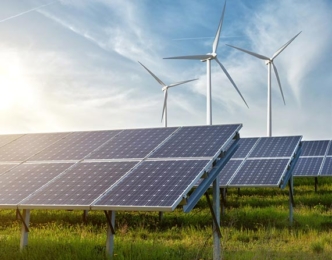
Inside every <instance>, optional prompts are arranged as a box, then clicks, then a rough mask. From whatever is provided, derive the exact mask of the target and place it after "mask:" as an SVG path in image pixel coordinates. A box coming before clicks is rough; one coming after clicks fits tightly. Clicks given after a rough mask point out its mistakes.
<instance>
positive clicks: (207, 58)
mask: <svg viewBox="0 0 332 260" xmlns="http://www.w3.org/2000/svg"><path fill="white" fill-rule="evenodd" d="M225 9H226V1H225V4H224V8H223V11H222V15H221V18H220V22H219V26H218V29H217V33H216V36H215V38H214V41H213V45H212V53H207V54H204V55H190V56H178V57H169V58H164V59H184V60H201V61H202V62H206V68H207V73H206V74H207V94H206V117H207V122H206V123H207V124H208V125H211V124H212V104H211V60H215V61H216V62H217V63H218V64H219V66H220V68H221V69H222V70H223V71H224V73H225V74H226V76H227V78H228V79H229V81H230V82H231V83H232V84H233V86H234V88H235V89H236V91H237V92H238V93H239V95H240V96H241V98H242V100H243V101H244V103H245V104H246V106H247V107H248V104H247V102H246V101H245V99H244V98H243V96H242V94H241V92H240V90H239V89H238V88H237V86H236V85H235V83H234V81H233V79H232V78H231V76H230V75H229V73H228V72H227V70H226V69H225V67H224V66H223V65H222V64H221V62H220V61H219V60H218V59H217V53H216V51H217V49H218V44H219V37H220V32H221V27H222V23H223V20H224V14H225ZM248 108H249V107H248Z"/></svg>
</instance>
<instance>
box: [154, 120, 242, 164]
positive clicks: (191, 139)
mask: <svg viewBox="0 0 332 260" xmlns="http://www.w3.org/2000/svg"><path fill="white" fill-rule="evenodd" d="M239 129H240V125H219V126H200V127H182V128H181V129H180V130H179V131H177V132H176V133H175V134H174V135H173V136H172V137H171V138H170V139H168V140H167V141H166V142H165V143H164V144H163V145H162V146H161V147H160V148H159V149H158V150H156V151H155V152H154V153H153V154H152V155H151V156H150V157H149V158H174V157H180V158H185V157H213V156H215V155H216V153H218V152H219V151H220V150H221V147H222V146H223V145H225V144H226V143H227V142H228V141H230V140H231V139H232V138H233V137H234V135H235V133H236V132H237V131H238V130H239Z"/></svg>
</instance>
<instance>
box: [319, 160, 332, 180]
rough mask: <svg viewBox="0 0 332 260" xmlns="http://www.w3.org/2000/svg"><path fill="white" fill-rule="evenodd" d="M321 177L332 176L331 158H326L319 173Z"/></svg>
mask: <svg viewBox="0 0 332 260" xmlns="http://www.w3.org/2000/svg"><path fill="white" fill-rule="evenodd" d="M321 175H322V176H332V157H326V158H325V162H324V166H323V169H322V171H321Z"/></svg>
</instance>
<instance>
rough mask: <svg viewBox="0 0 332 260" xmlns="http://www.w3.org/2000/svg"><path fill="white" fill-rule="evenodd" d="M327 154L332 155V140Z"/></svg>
mask: <svg viewBox="0 0 332 260" xmlns="http://www.w3.org/2000/svg"><path fill="white" fill-rule="evenodd" d="M326 155H328V156H332V140H331V141H330V147H329V150H328V151H327V154H326Z"/></svg>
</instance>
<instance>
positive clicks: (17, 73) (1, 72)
mask: <svg viewBox="0 0 332 260" xmlns="http://www.w3.org/2000/svg"><path fill="white" fill-rule="evenodd" d="M29 85H30V84H29V81H28V80H27V78H26V76H25V75H24V67H23V66H22V64H21V62H20V59H19V57H18V55H17V54H15V53H5V54H3V53H1V54H0V111H1V112H4V110H8V109H13V108H15V106H20V105H21V104H22V102H24V101H28V100H29V99H30V98H31V93H29V89H31V88H30V86H29Z"/></svg>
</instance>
